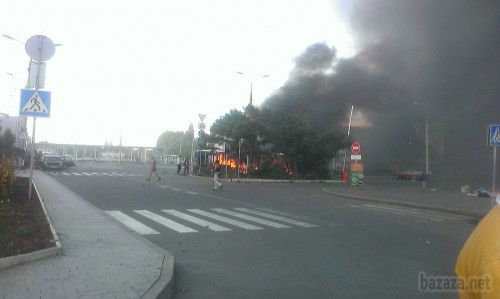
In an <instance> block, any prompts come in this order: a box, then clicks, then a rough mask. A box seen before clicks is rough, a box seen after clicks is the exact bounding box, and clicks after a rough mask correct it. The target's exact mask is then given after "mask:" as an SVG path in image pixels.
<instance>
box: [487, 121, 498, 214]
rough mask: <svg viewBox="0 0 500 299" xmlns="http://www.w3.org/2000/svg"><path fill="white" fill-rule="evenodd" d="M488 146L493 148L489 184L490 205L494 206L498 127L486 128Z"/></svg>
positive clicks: (490, 126)
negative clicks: (491, 175) (490, 180)
mask: <svg viewBox="0 0 500 299" xmlns="http://www.w3.org/2000/svg"><path fill="white" fill-rule="evenodd" d="M488 145H489V146H492V147H493V177H492V183H491V198H492V200H491V204H492V205H493V206H494V205H495V195H496V186H495V183H496V170H497V146H500V125H498V124H496V125H489V126H488Z"/></svg>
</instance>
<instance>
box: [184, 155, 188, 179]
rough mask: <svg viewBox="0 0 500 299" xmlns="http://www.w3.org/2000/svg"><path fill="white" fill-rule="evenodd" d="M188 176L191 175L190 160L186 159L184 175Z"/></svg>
mask: <svg viewBox="0 0 500 299" xmlns="http://www.w3.org/2000/svg"><path fill="white" fill-rule="evenodd" d="M188 174H189V160H188V158H187V157H186V159H185V160H184V175H188Z"/></svg>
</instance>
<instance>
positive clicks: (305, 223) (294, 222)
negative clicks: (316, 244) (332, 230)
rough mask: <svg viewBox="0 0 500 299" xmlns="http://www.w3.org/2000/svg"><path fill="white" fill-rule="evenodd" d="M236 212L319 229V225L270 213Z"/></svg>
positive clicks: (245, 210)
mask: <svg viewBox="0 0 500 299" xmlns="http://www.w3.org/2000/svg"><path fill="white" fill-rule="evenodd" d="M235 210H238V211H242V212H246V213H249V214H254V215H257V216H262V217H267V218H271V219H274V220H279V221H281V222H285V223H290V224H295V225H297V226H302V227H318V226H317V225H314V224H310V223H307V222H302V221H298V220H295V219H290V218H285V217H281V216H277V215H273V214H269V213H266V212H261V211H256V210H251V209H247V208H235Z"/></svg>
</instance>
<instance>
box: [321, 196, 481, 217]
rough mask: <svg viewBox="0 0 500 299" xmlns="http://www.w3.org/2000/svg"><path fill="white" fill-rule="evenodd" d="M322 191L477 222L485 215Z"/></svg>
mask: <svg viewBox="0 0 500 299" xmlns="http://www.w3.org/2000/svg"><path fill="white" fill-rule="evenodd" d="M322 191H323V192H324V193H327V194H329V195H332V196H340V197H344V198H348V199H354V200H358V201H364V202H374V203H382V204H388V205H393V206H400V207H408V208H415V209H421V210H427V211H434V212H441V213H446V214H453V215H459V216H464V217H469V218H471V219H472V220H474V221H476V222H479V221H481V219H483V217H484V216H485V215H482V214H480V213H474V212H470V211H465V210H458V209H450V208H444V207H436V206H424V205H419V204H414V203H410V202H402V201H395V200H390V199H382V198H376V197H369V196H362V195H355V194H346V193H342V192H335V191H331V190H327V189H326V188H323V190H322Z"/></svg>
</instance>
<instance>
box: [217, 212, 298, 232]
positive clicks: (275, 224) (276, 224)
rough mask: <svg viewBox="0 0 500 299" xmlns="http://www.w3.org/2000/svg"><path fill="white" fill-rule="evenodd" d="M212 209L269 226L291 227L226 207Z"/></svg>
mask: <svg viewBox="0 0 500 299" xmlns="http://www.w3.org/2000/svg"><path fill="white" fill-rule="evenodd" d="M212 210H214V211H216V212H219V213H223V214H226V215H230V216H234V217H238V218H241V219H245V220H249V221H253V222H257V223H260V224H263V225H267V226H270V227H274V228H289V227H290V226H288V225H284V224H281V223H278V222H273V221H269V220H265V219H261V218H257V217H254V216H250V215H245V214H242V213H238V212H233V211H230V210H226V209H212Z"/></svg>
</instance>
